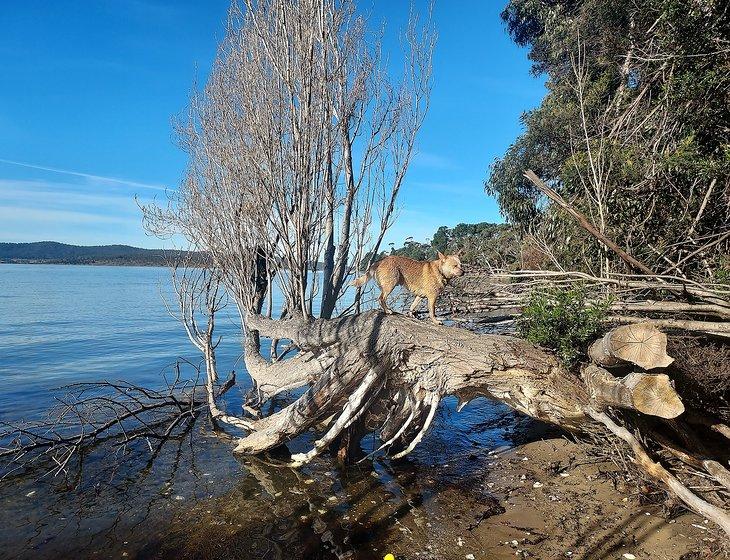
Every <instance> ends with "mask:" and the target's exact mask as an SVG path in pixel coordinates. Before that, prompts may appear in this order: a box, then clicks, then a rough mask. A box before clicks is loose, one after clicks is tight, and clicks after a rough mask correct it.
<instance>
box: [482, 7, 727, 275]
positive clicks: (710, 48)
mask: <svg viewBox="0 0 730 560" xmlns="http://www.w3.org/2000/svg"><path fill="white" fill-rule="evenodd" d="M726 4H727V3H726V2H721V1H719V0H708V1H707V2H687V1H686V0H614V1H612V2H605V1H604V0H550V1H545V0H510V1H509V2H508V4H507V6H506V8H505V9H504V11H503V13H502V18H503V20H504V22H505V24H506V27H507V31H508V32H509V34H510V35H511V37H512V38H513V40H514V41H515V42H516V43H517V44H519V45H520V46H523V47H527V48H528V49H529V55H528V56H529V58H530V60H531V61H532V63H533V69H532V70H533V73H535V74H540V75H544V76H545V78H546V87H547V90H548V91H547V94H546V96H545V98H544V99H543V101H542V103H541V105H540V106H539V107H537V108H536V109H534V110H531V111H529V112H527V113H525V114H524V115H523V116H522V124H523V125H524V132H523V134H522V135H521V136H519V137H518V138H517V139H516V140H515V142H514V144H513V145H512V146H510V148H509V149H508V150H507V152H506V153H505V154H504V156H502V157H501V158H499V159H497V160H496V161H495V162H494V163H493V164H492V166H491V168H490V175H489V178H488V180H487V182H486V185H485V187H486V190H487V192H488V193H489V194H491V195H493V196H496V197H497V200H498V202H499V204H500V209H501V211H502V213H503V214H504V215H505V216H506V217H507V219H508V220H509V221H510V222H511V223H512V224H514V225H515V226H517V227H518V228H519V229H521V230H538V231H540V232H542V233H545V236H546V237H545V239H546V240H547V241H548V243H549V245H550V247H551V249H552V250H553V252H554V253H555V255H556V256H557V257H558V258H559V259H561V260H563V261H564V262H563V264H564V265H565V266H570V267H572V268H582V269H584V270H596V269H597V268H598V267H599V265H600V264H602V263H605V261H606V259H609V260H612V261H613V262H612V265H611V268H612V269H614V270H616V269H620V268H621V267H623V264H622V263H621V262H620V261H619V260H618V259H617V258H616V257H615V256H614V255H612V254H610V253H606V252H605V250H604V249H603V248H602V247H601V246H600V245H599V244H598V243H596V242H595V240H593V239H591V238H590V237H589V236H586V235H585V234H584V233H582V232H581V231H580V230H579V228H578V227H577V226H576V224H575V222H574V221H573V220H571V219H563V217H562V216H560V214H561V212H560V211H558V210H556V208H555V207H554V206H553V205H552V204H550V203H549V202H548V201H547V200H546V198H545V197H544V196H543V195H542V194H541V193H540V192H539V191H537V190H536V189H535V188H534V186H533V185H532V184H531V183H530V182H529V181H527V180H526V179H525V178H524V177H523V172H524V171H525V170H526V169H532V170H534V171H535V173H537V174H538V175H539V176H540V177H542V179H543V180H545V181H546V182H547V183H548V184H549V185H551V186H552V187H553V188H554V189H555V190H556V191H558V192H559V193H560V194H561V195H562V196H563V198H565V199H566V200H569V201H570V203H571V204H572V205H574V206H575V207H576V208H577V209H578V210H580V211H582V212H583V213H584V214H586V215H587V216H589V217H590V218H591V219H592V220H593V221H594V223H596V224H597V225H602V227H603V228H604V231H605V232H606V234H607V235H609V237H612V238H613V240H614V241H616V242H617V244H618V245H619V246H621V247H623V248H624V249H626V250H628V251H629V252H630V253H632V254H633V255H634V256H636V257H637V258H639V259H640V260H642V261H644V262H645V263H647V264H648V265H649V266H650V267H654V268H655V269H656V270H657V271H661V270H663V269H664V268H666V267H667V260H669V261H672V262H676V261H678V260H680V259H682V258H683V256H686V254H687V252H688V251H687V250H686V246H685V247H683V246H682V244H683V243H685V242H686V241H687V237H688V232H690V230H691V231H692V232H693V234H694V236H693V238H694V239H697V238H702V237H705V238H707V237H709V236H711V235H713V234H716V233H717V232H720V231H723V229H724V228H725V227H726V224H727V222H728V210H727V208H728V203H729V202H730V185H729V184H728V183H727V181H726V177H727V176H728V174H730V145H729V143H728V136H727V130H728V119H727V114H728V113H727V92H728V91H730V56H728V53H727V52H725V51H723V50H722V49H719V48H718V47H717V45H720V44H725V42H726V39H727V29H728V28H730V10H728V9H727V6H726ZM579 52H580V53H581V57H580V58H581V62H582V64H580V65H579V66H580V67H581V68H582V69H583V71H584V73H585V82H584V84H583V86H584V87H583V90H582V92H583V95H582V100H583V111H581V105H580V103H579V96H578V89H577V82H578V80H577V78H576V75H575V72H574V70H575V68H574V66H575V65H576V64H577V63H576V60H577V57H578V53H579ZM583 115H584V116H585V125H586V130H583V126H582V123H583ZM586 137H588V138H590V141H589V143H588V144H587V143H586ZM591 159H592V160H593V161H591ZM596 167H598V172H599V173H598V175H599V176H600V182H601V189H603V193H602V200H603V202H602V204H603V210H604V211H603V215H602V216H601V217H600V220H602V221H603V223H602V224H599V216H598V212H597V208H598V203H597V202H596V197H595V193H594V191H593V186H592V185H591V184H590V182H589V179H590V178H591V177H595V175H594V172H595V171H596ZM712 181H715V182H716V185H715V187H714V189H713V190H712V192H711V196H710V197H709V200H708V203H707V204H706V205H705V206H704V210H703V212H702V213H699V210H700V207H701V206H702V204H703V200H704V195H705V193H707V191H708V189H709V185H710V184H711V183H712ZM698 213H699V214H700V218H699V220H698V221H697V223H696V224H695V223H694V221H695V217H696V216H698ZM556 214H557V216H556ZM729 251H730V243H728V242H724V243H720V244H717V245H715V246H713V247H712V248H711V250H708V251H706V252H703V253H700V254H697V255H696V256H694V257H693V258H692V259H691V260H690V261H689V262H685V263H684V264H683V267H682V268H683V272H684V273H689V274H692V275H694V276H696V277H698V276H701V277H705V278H706V279H707V278H708V277H709V276H710V275H711V274H712V273H713V272H712V271H714V270H716V269H717V266H718V262H719V260H720V259H721V258H722V256H723V255H725V254H727V253H728V252H729ZM700 279H701V278H700Z"/></svg>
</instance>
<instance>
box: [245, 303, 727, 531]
mask: <svg viewBox="0 0 730 560" xmlns="http://www.w3.org/2000/svg"><path fill="white" fill-rule="evenodd" d="M247 325H248V326H249V328H251V329H256V330H257V331H259V332H260V334H262V335H264V336H269V337H272V338H287V339H289V340H292V342H293V343H294V344H296V345H297V346H298V347H299V348H300V349H301V350H302V351H303V352H306V353H309V354H312V355H313V356H316V357H317V359H318V360H320V361H322V360H326V362H327V363H328V364H329V366H328V367H327V368H326V369H325V370H324V372H323V374H322V375H321V376H320V377H319V378H318V379H317V380H316V381H315V382H314V383H313V384H312V385H311V386H310V387H309V389H308V390H307V391H306V392H305V393H304V394H303V395H302V396H301V397H299V398H298V399H297V400H296V401H294V402H293V403H291V404H290V405H289V406H287V407H286V408H284V409H282V410H281V411H279V412H277V413H275V414H272V415H271V416H268V417H265V418H262V419H258V420H251V421H250V430H251V431H250V432H249V433H248V435H246V436H245V437H243V438H240V439H239V440H238V443H237V446H236V451H238V452H243V453H260V452H263V451H266V450H269V449H272V448H274V447H277V446H279V445H281V444H283V443H285V442H287V441H289V440H291V439H293V438H294V437H296V436H297V435H299V434H301V433H303V432H304V431H306V430H309V429H310V428H312V427H314V426H316V425H318V424H321V423H323V422H325V423H326V424H327V428H326V432H325V433H324V435H322V436H321V437H320V439H319V440H317V441H316V442H315V444H314V446H313V448H312V449H311V450H310V451H309V452H307V453H300V454H297V455H294V456H293V457H292V463H291V466H295V467H296V466H300V465H302V464H304V463H306V462H308V461H311V460H312V459H313V458H314V457H316V456H317V455H318V454H319V453H320V452H322V451H324V450H326V449H328V448H330V447H331V446H332V445H333V444H335V443H336V441H337V440H338V438H340V436H341V435H342V434H347V433H348V432H347V430H350V429H352V428H354V427H358V429H363V430H364V429H367V430H368V431H374V432H376V433H377V434H378V436H379V438H380V441H381V442H382V444H381V446H380V448H379V449H378V451H380V450H384V451H386V452H387V453H388V454H389V455H390V456H391V457H393V458H400V457H403V456H405V455H407V454H408V453H409V452H410V451H411V450H413V449H414V447H415V446H416V445H417V444H418V443H419V442H420V441H421V440H422V438H423V437H424V435H425V434H426V433H427V431H428V429H429V427H430V425H431V422H432V421H433V418H434V415H435V412H436V409H437V407H438V404H439V402H440V400H441V398H442V397H443V396H445V395H456V396H457V397H458V398H459V399H460V401H461V403H462V405H463V404H464V403H466V402H468V401H469V400H471V399H473V398H474V397H477V396H485V397H487V398H490V399H493V400H497V401H501V402H504V403H506V404H508V405H509V406H511V407H512V408H514V409H515V410H518V411H520V412H522V413H524V414H527V415H529V416H531V417H533V418H537V419H540V420H543V421H546V422H550V423H552V424H556V425H558V426H560V427H562V428H565V429H568V430H572V431H577V432H581V431H583V432H588V433H595V432H597V431H602V430H603V429H604V428H606V429H608V430H609V431H610V432H611V433H612V434H614V435H615V436H617V437H619V438H620V439H622V440H624V442H626V443H628V444H629V445H630V447H631V449H632V451H633V453H634V455H635V464H636V465H637V466H638V467H639V468H641V469H642V470H643V471H644V472H645V473H646V474H648V475H649V476H650V477H651V478H653V479H654V480H655V481H657V482H660V483H663V484H664V486H665V487H666V488H667V489H668V490H669V491H670V492H672V493H674V494H675V495H677V496H678V497H679V498H680V499H681V500H682V501H683V502H684V503H685V504H686V505H687V506H688V507H689V508H690V509H692V510H694V511H695V512H697V513H700V514H701V515H704V516H705V517H707V518H708V519H711V520H712V521H713V522H715V523H716V524H717V525H719V526H720V527H721V528H722V529H723V530H724V531H725V532H726V533H727V534H728V535H730V516H729V515H728V514H727V512H726V511H724V510H723V509H722V508H719V507H717V506H715V505H712V504H710V503H708V502H706V501H705V500H703V499H702V498H701V497H699V496H697V495H695V494H694V493H693V492H691V491H690V490H689V489H688V488H687V487H686V486H684V485H683V484H682V483H681V482H680V481H679V480H678V479H677V478H676V477H675V476H674V475H672V474H671V473H669V471H667V470H666V469H665V468H664V467H662V466H661V465H659V464H658V463H656V462H655V461H653V460H652V459H651V458H650V457H649V455H648V453H647V451H646V450H645V449H644V448H643V446H642V444H641V443H640V441H639V440H638V439H637V438H635V437H634V436H633V435H632V434H631V432H629V431H628V430H627V429H626V428H624V427H623V426H619V425H618V424H616V423H615V422H614V421H613V420H612V419H611V418H610V417H609V416H608V414H607V412H608V411H610V409H611V407H619V408H623V409H627V410H631V411H634V412H636V413H641V414H646V415H651V416H658V417H661V418H676V417H677V416H679V415H680V414H682V413H683V412H684V405H683V404H682V401H681V399H680V397H679V395H678V394H677V393H676V391H675V390H674V388H673V387H672V385H671V383H670V382H669V378H668V377H667V376H666V375H664V374H659V375H653V374H646V373H640V372H635V373H632V374H630V375H629V376H627V377H625V378H623V379H618V378H615V377H614V376H613V375H611V374H610V373H609V372H608V371H606V370H604V369H603V368H601V367H599V366H596V365H590V366H588V367H586V368H584V371H583V379H582V380H581V379H580V378H579V377H578V376H576V375H574V374H573V373H571V372H570V371H568V370H567V369H566V368H565V367H563V365H562V364H561V363H560V362H559V361H558V360H557V359H556V358H555V357H554V356H552V355H551V354H549V353H548V352H546V351H544V350H542V349H540V348H538V347H536V346H534V345H532V344H530V343H528V342H527V341H524V340H521V339H519V338H515V337H511V336H503V335H488V334H483V335H480V334H476V333H473V332H471V331H467V330H462V329H459V328H454V327H444V326H440V325H432V324H428V323H425V322H420V321H417V320H414V319H412V318H409V317H405V316H402V315H384V314H382V313H380V312H376V311H371V312H367V313H363V314H360V315H355V316H347V317H343V318H340V319H336V320H322V319H309V318H306V319H305V318H297V317H294V318H290V319H284V320H279V321H274V320H271V319H267V318H265V317H262V316H250V317H248V318H247ZM617 330H618V329H616V330H614V331H612V332H611V333H609V334H608V335H607V336H608V341H609V345H608V348H609V349H615V347H616V346H618V350H617V351H616V353H617V354H619V355H621V356H622V358H624V361H625V359H626V358H627V357H628V358H630V359H631V361H636V362H637V363H642V364H644V365H645V366H649V367H653V366H654V365H657V364H660V363H667V362H671V358H670V357H669V356H667V355H666V352H665V351H664V349H665V348H666V338H664V339H663V340H664V343H663V344H662V343H661V337H658V335H657V333H658V331H655V332H654V331H652V333H653V334H652V336H651V338H652V340H657V339H659V340H660V343H659V344H658V346H657V345H655V344H650V345H648V346H647V345H646V344H645V339H644V338H642V337H639V339H637V340H639V342H638V343H637V342H636V341H633V342H631V343H632V344H638V346H635V347H634V348H633V349H632V351H631V352H628V353H626V354H623V355H622V354H621V352H620V347H621V345H620V344H619V345H616V344H615V341H616V340H622V339H625V336H624V335H625V334H626V333H622V332H621V331H619V332H618V333H617ZM658 334H661V333H658ZM662 336H663V335H662ZM614 337H615V338H614ZM632 340H633V339H632ZM637 347H638V348H639V349H640V350H641V349H643V350H642V351H639V352H636V350H637ZM647 347H648V348H649V350H650V351H649V352H648V354H649V355H651V356H653V358H647V356H646V352H644V350H646V349H647ZM657 348H658V350H659V351H657ZM284 364H286V362H284V363H283V364H279V365H284ZM293 367H296V366H293Z"/></svg>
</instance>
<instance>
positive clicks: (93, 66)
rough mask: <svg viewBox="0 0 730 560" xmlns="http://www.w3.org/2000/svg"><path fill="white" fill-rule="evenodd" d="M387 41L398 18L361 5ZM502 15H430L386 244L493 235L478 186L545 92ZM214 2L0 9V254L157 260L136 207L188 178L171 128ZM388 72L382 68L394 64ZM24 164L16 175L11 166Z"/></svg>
mask: <svg viewBox="0 0 730 560" xmlns="http://www.w3.org/2000/svg"><path fill="white" fill-rule="evenodd" d="M361 5H362V6H363V7H364V8H365V9H369V10H370V12H371V20H372V21H373V22H380V21H384V22H385V25H386V45H385V46H386V48H393V49H395V47H397V39H396V37H397V32H398V29H399V28H401V27H402V26H403V25H404V23H405V21H406V19H407V14H408V2H406V1H405V0H404V1H394V0H390V1H388V0H374V2H372V3H370V2H362V4H361ZM502 5H503V2H496V1H486V0H481V1H477V0H470V1H466V0H464V1H459V2H454V1H450V0H448V1H447V0H440V1H438V0H437V3H436V8H435V14H434V20H435V24H436V28H437V31H438V35H439V39H438V44H437V46H436V53H435V59H434V87H433V93H432V99H431V109H430V112H429V114H428V116H427V117H426V121H425V122H424V125H423V128H422V130H421V134H420V136H419V141H418V151H419V153H418V155H417V156H416V159H415V160H414V162H413V165H412V166H411V169H410V171H409V173H408V176H407V178H406V181H405V183H404V186H403V189H402V194H401V197H400V204H399V207H400V210H399V217H398V221H397V222H396V225H395V226H394V228H393V230H392V231H391V234H390V235H389V239H388V240H389V241H394V242H395V243H396V244H398V245H400V244H401V243H402V241H403V240H404V239H405V237H407V236H409V235H410V236H413V237H414V238H415V239H416V240H425V239H426V238H428V237H430V236H431V235H432V233H433V232H434V231H435V230H436V228H438V226H440V225H449V226H453V225H456V224H457V223H459V222H478V221H499V220H500V216H499V209H498V207H497V205H496V203H495V201H494V200H492V199H490V198H489V197H487V196H486V195H485V194H484V191H483V182H484V179H485V178H486V176H487V171H488V168H489V164H490V163H491V161H492V160H493V159H494V158H495V157H497V156H499V155H501V154H502V153H503V152H504V150H505V149H506V148H507V147H508V146H509V145H510V143H511V142H512V141H513V140H514V139H515V137H516V136H517V135H518V134H519V132H520V125H519V117H520V114H521V113H522V112H523V111H525V110H527V109H530V108H532V107H534V106H536V105H537V104H539V102H540V100H541V98H542V96H543V95H544V87H543V82H542V80H540V79H537V78H534V77H532V76H531V75H530V74H529V69H530V64H529V62H528V60H527V58H526V53H525V51H524V50H522V49H518V48H517V47H516V46H515V45H514V44H513V43H512V42H511V41H510V40H509V37H508V36H507V34H506V32H505V31H504V28H503V25H502V23H501V20H500V19H499V11H500V10H501V7H502ZM227 7H228V2H227V1H224V0H199V1H195V2H193V1H186V2H183V1H163V0H125V1H124V2H112V1H111V0H106V1H105V0H94V1H92V0H88V1H68V2H42V1H40V0H29V1H27V2H3V3H2V5H1V6H0V59H1V60H2V61H3V87H2V88H0V241H14V242H19V241H41V240H56V241H62V242H66V243H76V244H83V245H94V244H108V243H125V244H130V245H136V246H143V247H159V246H162V245H164V244H163V243H162V242H161V241H160V240H158V239H155V238H150V237H148V236H146V234H145V233H144V231H143V229H142V227H141V220H140V214H139V210H138V208H137V206H136V204H135V202H134V198H133V197H134V195H138V196H139V197H140V198H141V199H143V200H147V199H150V198H152V197H153V196H155V195H157V196H160V195H162V194H163V191H164V188H165V187H171V188H175V187H176V185H177V184H178V183H179V181H180V178H181V176H182V172H183V169H184V165H185V157H184V154H183V153H182V152H181V151H180V150H179V149H178V148H177V147H176V146H175V144H174V142H173V138H172V134H171V126H170V122H171V119H172V118H173V117H174V116H175V115H177V114H178V113H180V112H181V111H182V110H183V109H184V108H185V104H186V100H187V98H188V94H189V92H190V88H191V85H192V82H193V79H194V77H195V76H196V75H197V76H199V77H203V78H204V76H205V75H206V73H207V70H208V68H209V67H210V64H211V61H212V58H213V55H214V53H215V48H216V45H217V43H218V41H219V40H220V39H221V36H222V33H223V23H224V21H225V17H226V10H227ZM395 56H397V53H395V52H394V54H393V55H392V57H395ZM21 164H22V165H21Z"/></svg>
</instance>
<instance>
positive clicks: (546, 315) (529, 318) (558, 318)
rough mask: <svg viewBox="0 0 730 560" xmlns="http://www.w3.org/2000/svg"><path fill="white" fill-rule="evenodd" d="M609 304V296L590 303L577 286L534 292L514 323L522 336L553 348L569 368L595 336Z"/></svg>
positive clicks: (584, 293) (583, 291) (581, 289)
mask: <svg viewBox="0 0 730 560" xmlns="http://www.w3.org/2000/svg"><path fill="white" fill-rule="evenodd" d="M609 305H610V300H608V299H606V300H604V301H600V302H589V301H588V300H587V296H586V292H585V290H584V289H583V288H580V287H579V288H572V289H570V290H563V289H559V288H551V289H548V290H541V291H535V292H533V293H532V295H531V296H530V299H529V301H528V303H527V305H526V306H525V308H524V309H523V312H522V317H521V318H520V319H519V321H518V323H517V326H518V329H519V331H520V333H521V335H522V336H523V337H525V338H526V339H527V340H529V341H530V342H533V343H535V344H539V345H541V346H544V347H546V348H550V349H552V350H554V351H555V352H556V353H557V355H558V357H559V358H560V359H561V360H562V361H563V363H564V364H565V365H566V366H568V367H571V366H573V365H575V363H576V362H577V361H578V359H579V357H580V356H581V355H582V354H583V353H584V352H585V349H586V346H587V343H588V342H591V341H593V340H594V339H595V338H596V337H597V335H598V332H599V330H600V328H601V322H602V320H603V318H604V317H605V316H606V312H607V311H608V307H609Z"/></svg>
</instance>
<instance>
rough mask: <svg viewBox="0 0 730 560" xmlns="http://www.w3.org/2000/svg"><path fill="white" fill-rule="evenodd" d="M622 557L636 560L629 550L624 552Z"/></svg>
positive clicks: (627, 559)
mask: <svg viewBox="0 0 730 560" xmlns="http://www.w3.org/2000/svg"><path fill="white" fill-rule="evenodd" d="M622 558H626V560H636V556H634V555H633V554H631V553H629V552H627V553H625V554H624V555H623V556H622Z"/></svg>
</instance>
